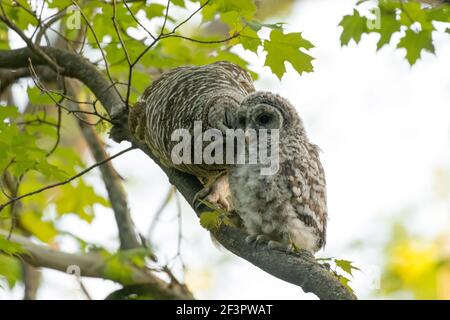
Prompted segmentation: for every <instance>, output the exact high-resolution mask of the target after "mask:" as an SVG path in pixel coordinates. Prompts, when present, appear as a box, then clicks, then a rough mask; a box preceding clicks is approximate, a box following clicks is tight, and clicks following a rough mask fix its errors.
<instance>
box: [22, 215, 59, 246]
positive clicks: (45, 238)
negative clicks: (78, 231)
mask: <svg viewBox="0 0 450 320" xmlns="http://www.w3.org/2000/svg"><path fill="white" fill-rule="evenodd" d="M19 219H20V223H21V225H22V227H23V228H24V229H25V230H27V231H28V232H30V233H31V234H33V235H34V236H35V237H36V238H38V239H39V240H41V241H42V242H46V243H50V242H52V241H53V240H54V239H55V237H56V236H57V235H58V230H56V228H55V226H54V225H53V223H52V222H50V221H43V220H42V216H41V215H40V214H39V213H36V212H33V211H25V212H22V213H21V214H20V216H19Z"/></svg>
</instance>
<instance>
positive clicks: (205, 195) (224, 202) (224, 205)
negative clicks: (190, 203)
mask: <svg viewBox="0 0 450 320" xmlns="http://www.w3.org/2000/svg"><path fill="white" fill-rule="evenodd" d="M230 198H231V194H230V188H229V183H228V177H227V176H226V175H223V176H221V177H219V178H218V179H217V180H216V181H215V182H214V183H213V184H212V185H211V186H206V187H204V188H203V189H202V190H200V191H199V192H197V194H196V195H195V197H194V206H195V209H196V210H200V208H201V207H202V206H204V203H203V202H209V203H211V204H213V205H216V206H217V207H219V208H221V209H223V210H225V211H227V212H230V211H232V210H233V206H232V203H231V200H230Z"/></svg>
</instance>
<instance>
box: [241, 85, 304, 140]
mask: <svg viewBox="0 0 450 320" xmlns="http://www.w3.org/2000/svg"><path fill="white" fill-rule="evenodd" d="M235 121H236V123H235V126H236V128H238V129H255V130H259V129H267V130H270V129H279V130H280V131H284V132H288V131H290V130H292V129H293V128H295V130H299V131H297V132H299V133H304V128H303V123H302V121H301V119H300V117H299V116H298V114H297V111H296V110H295V108H294V106H292V105H291V104H290V103H289V101H287V100H286V99H284V98H283V97H281V96H279V95H277V94H273V93H271V92H265V91H257V92H254V93H252V94H250V95H248V96H247V97H246V98H245V99H244V100H243V101H242V102H241V106H240V108H239V110H238V112H237V115H236V119H235Z"/></svg>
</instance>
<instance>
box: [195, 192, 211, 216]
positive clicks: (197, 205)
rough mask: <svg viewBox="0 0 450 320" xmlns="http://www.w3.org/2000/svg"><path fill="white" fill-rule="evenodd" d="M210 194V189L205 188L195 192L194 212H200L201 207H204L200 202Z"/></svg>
mask: <svg viewBox="0 0 450 320" xmlns="http://www.w3.org/2000/svg"><path fill="white" fill-rule="evenodd" d="M210 192H211V188H210V187H205V188H203V189H202V190H200V191H199V192H197V193H196V194H195V196H194V209H195V210H196V211H201V209H202V207H204V206H205V204H204V203H203V202H202V201H205V200H206V198H207V197H208V195H209V193H210Z"/></svg>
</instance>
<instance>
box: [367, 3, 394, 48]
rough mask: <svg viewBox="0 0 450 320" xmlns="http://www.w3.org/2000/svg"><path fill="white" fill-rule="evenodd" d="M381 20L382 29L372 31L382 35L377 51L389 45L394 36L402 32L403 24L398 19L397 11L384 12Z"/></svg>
mask: <svg viewBox="0 0 450 320" xmlns="http://www.w3.org/2000/svg"><path fill="white" fill-rule="evenodd" d="M380 19H381V28H380V29H374V30H371V32H375V33H378V34H380V40H378V43H377V50H380V49H381V48H382V47H383V46H384V45H386V44H389V43H390V41H391V38H392V35H393V34H394V33H395V32H398V31H400V27H401V24H400V22H399V21H398V20H397V18H396V13H395V11H387V10H384V11H382V13H381V16H380Z"/></svg>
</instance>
